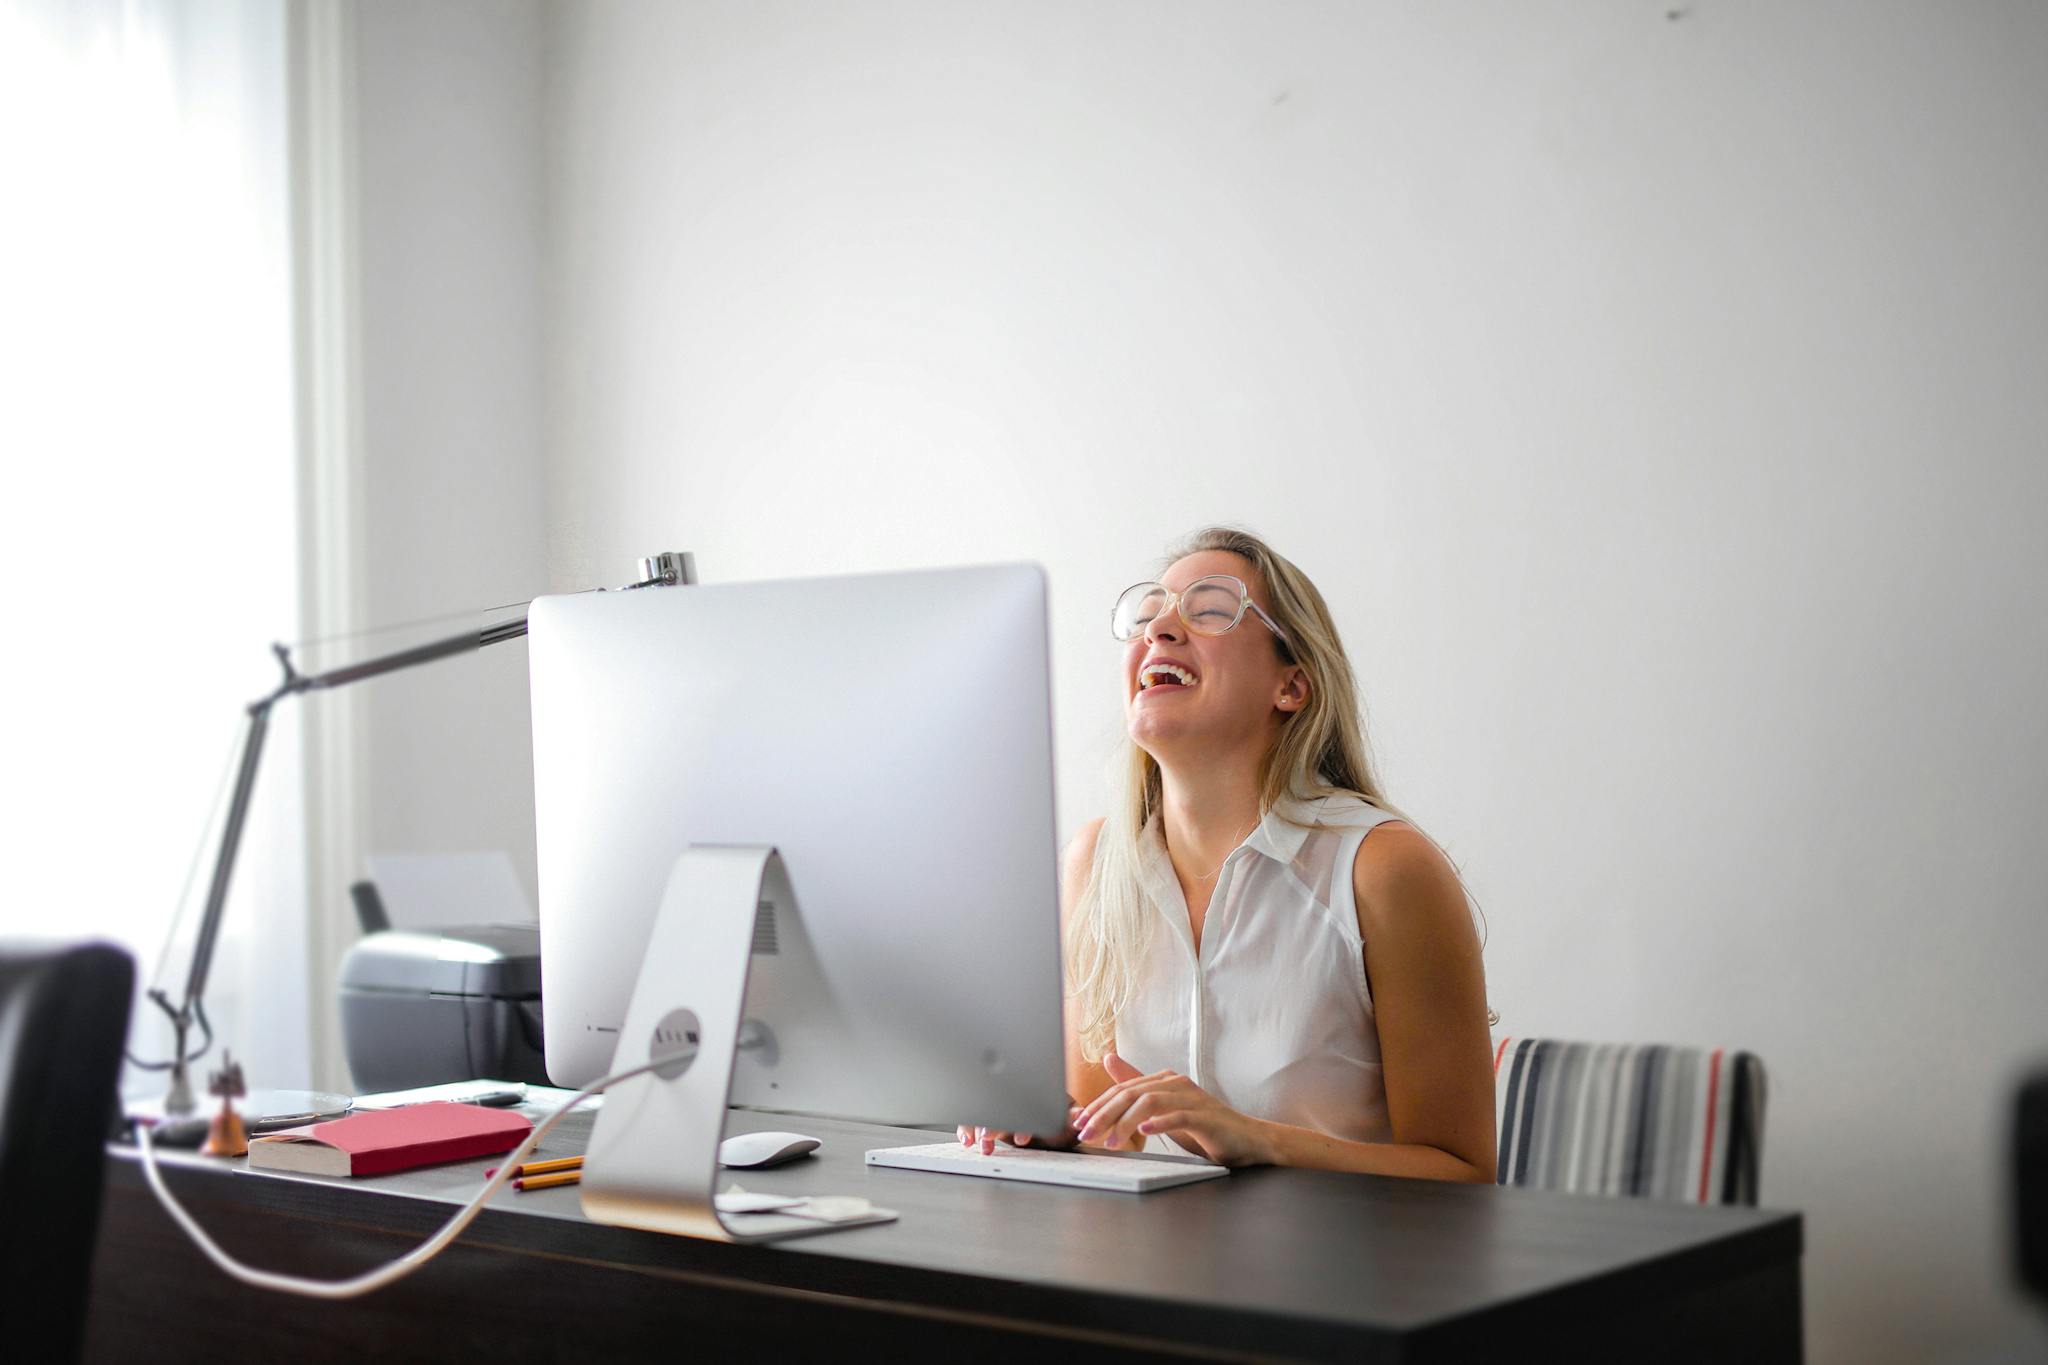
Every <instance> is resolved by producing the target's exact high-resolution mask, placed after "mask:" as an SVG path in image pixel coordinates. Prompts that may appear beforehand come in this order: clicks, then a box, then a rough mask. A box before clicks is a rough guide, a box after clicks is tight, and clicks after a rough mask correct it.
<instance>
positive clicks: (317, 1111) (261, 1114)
mask: <svg viewBox="0 0 2048 1365" xmlns="http://www.w3.org/2000/svg"><path fill="white" fill-rule="evenodd" d="M696 581H697V564H696V559H695V557H694V556H693V555H691V554H689V553H688V552H686V551H668V552H665V553H662V554H658V555H654V556H652V557H651V558H647V559H643V560H641V561H640V577H639V579H638V581H636V582H633V583H628V584H626V585H625V586H624V587H622V588H618V589H613V590H612V591H619V592H629V591H632V590H633V589H636V588H655V587H675V586H685V585H688V584H692V583H695V582H696ZM596 591H599V592H603V591H607V590H606V589H603V588H599V589H597V590H596ZM525 634H526V612H525V611H524V610H522V611H521V612H520V613H519V615H518V616H517V617H515V618H513V619H511V620H507V621H501V622H498V623H497V624H495V625H490V626H486V627H484V628H483V629H482V630H478V631H465V632H463V633H462V634H460V635H454V636H450V637H448V638H447V639H443V640H435V641H432V642H430V643H428V644H423V645H416V646H414V647H413V648H411V649H403V650H399V651H398V652H396V653H393V654H386V655H383V656H381V657H378V658H374V659H365V660H363V661H362V662H360V663H353V664H348V665H345V666H343V667H341V668H335V669H330V670H328V671H326V672H324V673H301V672H299V671H298V669H296V668H294V667H293V666H292V658H291V650H290V648H289V647H287V646H285V645H281V644H278V645H272V646H271V649H272V651H273V652H274V653H275V654H276V655H277V661H278V663H279V665H280V666H282V667H283V669H284V679H283V681H281V682H280V683H278V685H277V687H276V689H275V690H273V691H272V692H271V693H270V694H269V695H268V696H266V697H263V698H261V699H260V700H258V701H254V702H251V703H250V704H249V708H248V710H249V725H248V729H247V730H246V731H245V732H244V734H243V738H242V752H241V759H240V762H239V764H238V766H237V770H236V773H235V789H234V795H233V796H232V797H231V798H230V799H229V802H228V814H227V821H226V823H225V825H224V826H223V827H222V830H221V840H220V848H219V850H218V851H217V852H216V854H215V855H214V860H213V878H212V881H211V883H210V884H209V885H208V887H207V892H206V910H205V913H204V914H203V915H202V916H201V917H200V921H199V937H198V939H197V940H196V941H195V943H194V944H193V948H192V965H191V968H190V970H189V971H187V973H186V975H185V994H184V998H183V999H182V1000H180V1001H179V1002H178V1003H176V1004H173V1003H172V1002H171V998H170V994H169V993H168V992H167V991H165V990H163V989H161V988H154V989H152V990H150V991H149V998H150V1000H151V1001H153V1002H154V1003H155V1004H156V1006H157V1007H158V1008H159V1009H161V1010H163V1012H164V1013H165V1014H166V1015H168V1016H169V1017H170V1021H171V1032H172V1035H173V1038H174V1045H173V1052H172V1058H171V1060H170V1061H168V1062H137V1063H136V1065H138V1066H140V1067H142V1068H143V1069H144V1070H147V1071H166V1070H167V1071H169V1072H170V1073H171V1084H170V1089H169V1091H168V1092H166V1093H165V1095H164V1099H163V1112H164V1113H165V1115H167V1116H172V1117H184V1116H187V1115H190V1114H192V1113H193V1112H194V1111H195V1110H196V1108H197V1104H196V1102H195V1101H194V1099H193V1094H192V1081H191V1075H190V1072H189V1070H188V1068H189V1066H190V1065H191V1063H193V1062H195V1061H197V1060H199V1058H201V1057H203V1056H204V1055H205V1054H206V1050H207V1048H209V1047H211V1046H212V1045H213V1025H212V1024H211V1023H209V1022H208V1021H207V1018H206V1006H205V1003H204V997H205V994H206V977H207V973H208V971H209V970H210V969H211V967H212V965H213V952H214V946H215V943H216V941H217V940H218V938H219V935H220V921H221V913H222V911H223V910H225V909H226V907H227V899H228V879H229V877H230V876H231V874H232V873H233V872H234V867H235V855H236V853H237V852H238V851H239V849H240V847H241V842H242V826H243V823H244V822H245V821H246V820H247V818H248V814H249V798H250V795H251V793H252V792H253V791H254V790H255V787H256V769H257V765H258V763H259V762H260V761H261V759H262V757H263V740H264V737H265V735H266V734H267V733H268V732H269V729H270V709H271V708H272V707H273V706H275V705H277V703H278V702H280V701H282V700H284V699H285V698H286V697H292V696H297V695H298V694H299V693H301V692H319V691H325V690H327V689H329V688H334V687H345V686H347V685H348V684H350V683H355V682H361V681H362V680H363V679H365V678H374V677H378V676H380V675H382V674H385V673H396V672H397V671H398V670H400V669H403V668H411V667H413V666H414V665H416V664H426V663H432V662H433V661H435V660H436V659H445V658H447V657H448V656H450V655H453V654H465V653H467V652H469V651H470V650H472V649H481V648H482V647H483V646H485V645H495V644H498V643H500V642H502V641H505V640H516V639H518V638H519V637H520V636H523V635H525ZM195 1024H196V1025H197V1026H198V1028H199V1030H200V1033H201V1035H202V1037H201V1041H200V1043H199V1045H198V1046H197V1047H195V1048H193V1049H192V1050H191V1051H190V1052H189V1053H188V1052H187V1051H186V1048H185V1045H186V1040H187V1038H188V1037H189V1036H190V1034H191V1031H192V1028H193V1026H194V1025H195ZM347 1107H348V1101H347V1100H346V1099H345V1098H344V1097H341V1096H333V1095H323V1094H320V1093H318V1092H308V1091H278V1090H270V1091H256V1092H252V1093H251V1094H250V1095H249V1096H248V1114H249V1123H250V1125H251V1126H252V1127H276V1126H277V1125H278V1124H280V1123H284V1122H310V1121H312V1120H313V1119H315V1118H319V1117H324V1116H327V1115H329V1114H333V1113H338V1112H340V1111H342V1110H345V1109H346V1108H347Z"/></svg>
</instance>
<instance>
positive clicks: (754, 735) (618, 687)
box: [529, 565, 1066, 1131]
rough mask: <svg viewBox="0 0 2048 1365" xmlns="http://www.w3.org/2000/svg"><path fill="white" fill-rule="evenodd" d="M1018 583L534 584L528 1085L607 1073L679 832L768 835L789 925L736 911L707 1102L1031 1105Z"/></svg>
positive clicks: (1030, 652) (1051, 1041) (1034, 836)
mask: <svg viewBox="0 0 2048 1365" xmlns="http://www.w3.org/2000/svg"><path fill="white" fill-rule="evenodd" d="M1045 598H1046V588H1045V576H1044V573H1043V571H1042V570H1040V569H1039V568H1037V567H1036V566H1035V565H1006V566H995V567H985V568H966V569H946V570H935V571H919V572H912V573H896V574H878V575H864V576H859V577H843V578H822V579H811V580H796V581H788V582H773V583H740V584H717V585H700V586H690V587H670V588H649V589H642V590H639V591H634V592H610V593H585V594H579V595H575V596H565V597H547V598H542V599H539V600H537V601H535V602H534V603H533V606H532V610H531V612H530V614H529V622H530V628H529V633H530V640H529V645H530V657H531V668H532V697H533V769H534V799H535V815H536V822H537V826H538V842H539V873H540V929H541V964H542V973H543V988H542V998H543V1011H544V1022H545V1034H546V1049H547V1068H548V1074H549V1075H550V1076H551V1077H552V1078H553V1079H554V1080H555V1082H556V1083H557V1084H559V1085H569V1086H580V1085H583V1084H586V1083H588V1082H589V1081H591V1080H594V1079H596V1078H597V1077H599V1076H601V1075H603V1074H604V1073H605V1072H606V1070H607V1069H608V1067H609V1065H610V1063H611V1058H612V1052H613V1048H614V1045H615V1043H616V1042H617V1039H618V1030H619V1026H620V1024H621V1021H622V1020H623V1019H624V1017H625V1013H626V1007H627V1001H628V997H629V995H630V993H631V991H632V989H633V985H634V982H635V979H636V977H637V974H638V973H639V971H640V966H641V959H642V954H643V952H644V949H645V946H646V943H647V940H648V937H649V934H650V932H651V929H652V925H653V920H654V915H655V910H656V907H657V905H658V904H659V902H660V900H661V897H662V892H663V889H664V887H665V886H666V884H667V881H668V877H669V873H670V870H671V869H672V867H673V866H674V864H675V861H676V859H677V858H678V857H679V856H680V855H681V854H682V853H683V851H684V849H686V848H687V847H688V846H689V845H690V844H692V843H704V844H772V845H774V846H775V847H776V848H778V849H780V850H781V852H782V856H783V859H784V861H785V862H786V864H787V866H788V869H789V875H790V880H791V883H792V886H793V888H794V892H795V898H796V901H797V903H798V905H799V906H800V918H801V921H802V923H801V926H800V930H801V931H800V932H795V933H792V932H790V931H791V930H792V929H796V928H799V926H790V925H782V926H777V925H775V924H773V923H768V924H764V925H760V926H757V933H756V942H755V952H754V956H753V958H752V963H753V975H752V978H751V980H752V984H751V985H750V987H749V991H748V1004H747V1014H748V1015H749V1017H752V1018H756V1019H759V1020H761V1021H762V1022H763V1023H765V1024H766V1025H767V1035H768V1036H769V1037H770V1038H772V1040H773V1044H772V1046H768V1047H762V1048H753V1049H749V1050H747V1051H743V1052H742V1053H741V1054H740V1058H739V1061H738V1064H737V1066H736V1068H735V1071H734V1079H733V1102H734V1103H737V1104H744V1105H752V1106H758V1107H762V1108H771V1109H784V1110H791V1111H795V1112H803V1113H818V1114H830V1115H836V1116H840V1117H845V1118H854V1119H871V1120H876V1121H881V1122H899V1123H918V1122H942V1123H953V1122H958V1121H965V1122H980V1123H987V1124H990V1125H994V1126H1007V1127H1015V1128H1023V1129H1032V1130H1037V1131H1047V1130H1049V1129H1056V1128H1057V1127H1058V1125H1059V1123H1060V1121H1061V1119H1062V1118H1063V1117H1064V1114H1065V1103H1066V1101H1065V1093H1066V1092H1065V1081H1064V1074H1063V1071H1064V1063H1063V1060H1062V1055H1063V1054H1062V1047H1061V1018H1060V1008H1061V970H1060V948H1059V909H1058V894H1059V893H1058V868H1057V863H1058V849H1057V840H1058V835H1057V831H1056V827H1055V825H1054V813H1053V767H1052V706H1051V697H1050V688H1049V682H1048V673H1049V669H1048V659H1047V640H1046V603H1045ZM793 952H795V953H797V954H798V955H799V956H801V957H802V958H803V960H801V961H799V960H792V953H793ZM800 983H801V984H800Z"/></svg>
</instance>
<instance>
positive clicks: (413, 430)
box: [315, 0, 546, 923]
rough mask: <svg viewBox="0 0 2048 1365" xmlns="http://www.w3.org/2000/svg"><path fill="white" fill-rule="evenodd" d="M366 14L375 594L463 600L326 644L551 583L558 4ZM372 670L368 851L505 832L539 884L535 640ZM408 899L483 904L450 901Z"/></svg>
mask: <svg viewBox="0 0 2048 1365" xmlns="http://www.w3.org/2000/svg"><path fill="white" fill-rule="evenodd" d="M354 19H355V24H356V50H357V59H358V66H359V72H358V82H357V107H358V120H359V126H358V129H357V138H358V145H359V148H360V158H361V165H360V171H359V182H358V183H359V190H360V199H361V207H360V212H361V259H362V266H361V275H362V304H361V306H362V320H361V331H362V356H361V368H362V406H363V443H364V452H365V454H364V463H365V467H366V468H365V484H366V487H365V490H364V491H365V499H364V517H365V520H366V522H367V527H366V536H365V540H366V561H367V574H366V578H367V587H366V593H365V597H366V601H365V602H364V603H363V605H362V609H361V612H360V616H361V619H362V620H364V621H367V622H370V623H374V624H377V625H388V624H393V623H402V622H415V621H419V620H420V619H421V618H436V617H445V616H448V614H450V613H453V616H452V617H450V618H449V619H442V620H438V621H436V622H434V623H433V624H427V625H420V626H415V627H413V628H411V629H407V630H401V631H398V632H395V633H393V634H390V635H382V636H377V637H373V638H371V639H367V640H359V641H348V642H344V643H342V644H341V645H339V646H338V647H336V648H335V649H334V650H333V651H332V652H331V653H328V654H326V655H325V656H323V658H321V659H316V661H315V662H316V663H318V662H327V663H330V664H333V663H340V662H342V661H344V660H350V659H356V658H361V657H363V656H364V655H365V654H366V653H374V652H383V651H385V650H390V649H396V648H398V647H400V646H402V645H409V644H416V643H420V642H422V641H424V640H426V639H430V638H437V637H439V636H441V635H453V634H456V633H458V632H461V631H463V630H469V629H475V628H476V627H477V625H478V624H479V621H480V619H481V618H480V617H479V615H478V613H479V612H480V611H481V610H482V609H484V608H488V607H493V606H497V605H500V604H504V603H511V602H517V601H519V600H522V599H524V598H527V597H530V596H532V595H533V594H534V593H536V592H539V591H541V590H542V589H543V588H545V587H546V562H545V538H544V532H543V527H544V520H543V517H544V505H543V494H544V490H545V479H544V478H543V476H542V473H541V470H542V463H541V407H542V404H541V380H542V371H541V278H542V275H541V272H542V260H541V244H540V229H541V194H542V181H541V175H542V164H543V157H542V147H543V138H542V134H541V105H542V93H543V81H542V66H541V60H542V47H541V42H542V36H543V25H542V20H541V8H540V5H539V3H538V0H521V2H520V3H501V0H438V2H437V3H435V4H431V5H420V4H413V3H409V2H408V0H364V3H361V4H359V5H358V6H356V8H355V10H354ZM500 615H502V613H500ZM363 689H364V691H366V692H367V693H368V699H367V702H368V704H367V715H366V719H365V731H366V734H367V736H368V743H367V748H368V756H367V766H368V772H367V774H366V775H365V777H366V788H367V791H366V800H367V808H368V810H369V828H368V831H367V833H366V844H367V847H366V848H365V849H364V852H365V853H366V854H370V855H375V854H378V853H444V852H470V851H479V850H503V851H505V852H507V853H508V854H510V855H511V856H512V859H513V864H514V867H515V869H516V870H517V871H518V873H519V875H520V878H521V880H522V881H523V883H524V885H525V887H526V895H527V897H528V899H529V900H530V899H531V896H532V886H533V756H532V731H531V728H530V724H529V718H528V708H527V695H526V650H525V648H524V646H523V645H519V644H508V645H500V646H496V647H494V648H492V649H489V650H485V651H482V652H480V653H478V654H475V655H472V656H468V657H462V658H456V659H452V660H448V661H445V662H442V663H438V664H435V665H433V666H431V667H428V668H422V669H415V670H411V671H408V672H405V673H401V674H396V675H393V676H391V677H388V678H382V679H378V680H376V681H374V682H369V683H365V684H363ZM356 875H358V876H360V875H363V870H362V869H358V871H357V873H356ZM393 909H394V913H395V914H396V913H398V912H399V907H393ZM409 917H410V918H411V919H413V920H415V921H417V920H419V919H422V918H425V919H427V920H430V921H438V922H440V923H449V922H457V923H459V922H463V921H464V920H465V919H468V918H471V917H472V916H471V915H470V914H469V912H468V911H467V909H466V908H465V907H463V906H449V907H447V908H446V909H445V911H441V912H439V913H430V914H427V915H425V916H422V915H421V914H419V913H418V912H417V910H416V909H415V910H414V911H413V912H412V913H411V914H410V916H409Z"/></svg>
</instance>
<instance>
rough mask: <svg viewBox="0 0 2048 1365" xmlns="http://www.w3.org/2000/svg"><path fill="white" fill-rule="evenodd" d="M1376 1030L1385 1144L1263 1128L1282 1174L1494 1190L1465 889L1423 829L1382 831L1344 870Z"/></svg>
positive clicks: (1488, 1081)
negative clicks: (1345, 1174)
mask: <svg viewBox="0 0 2048 1365" xmlns="http://www.w3.org/2000/svg"><path fill="white" fill-rule="evenodd" d="M1352 888H1353V890H1354V891H1355V893H1356V899H1357V902H1358V927H1359V931H1360V932H1361V933H1362V934H1363V935H1364V937H1365V963H1366V976H1367V979H1368V982H1369V983H1370V985H1371V988H1372V996H1373V1007H1374V1013H1375V1016H1376V1018H1377V1020H1378V1024H1379V1036H1380V1062H1381V1066H1382V1075H1383V1077H1384V1079H1385V1084H1386V1089H1387V1116H1388V1119H1389V1122H1390V1124H1391V1126H1392V1129H1393V1138H1392V1140H1391V1141H1389V1142H1347V1141H1344V1140H1343V1139H1341V1138H1333V1137H1330V1136H1328V1135H1326V1134H1323V1133H1318V1132H1314V1131H1312V1130H1310V1129H1306V1128H1296V1127H1292V1126H1289V1125H1284V1124H1274V1125H1271V1127H1270V1131H1269V1132H1268V1133H1267V1138H1268V1145H1269V1151H1268V1153H1267V1159H1268V1160H1270V1161H1273V1162H1275V1163H1278V1164H1282V1165H1288V1166H1319V1167H1323V1168H1326V1169H1330V1170H1342V1171H1364V1172H1369V1173H1373V1174H1378V1175H1402V1176H1419V1177H1424V1178H1427V1179H1434V1180H1467V1181H1473V1182H1487V1183H1490V1182H1491V1181H1492V1180H1493V1179H1494V1162H1495V1153H1494V1143H1495V1124H1494V1111H1493V1065H1492V1047H1491V1043H1490V1041H1489V1039H1488V1036H1487V1023H1486V977H1485V973H1484V971H1483V970H1482V969H1481V966H1480V960H1479V936H1478V935H1477V934H1476V933H1475V932H1474V931H1473V928H1472V917H1471V911H1470V909H1469V908H1468V904H1467V901H1466V899H1465V889H1464V887H1463V886H1462V885H1461V884H1460V883H1459V881H1458V876H1457V873H1456V872H1455V871H1454V870H1453V869H1452V868H1451V866H1450V864H1449V862H1448V861H1447V860H1446V859H1445V858H1444V856H1443V854H1442V853H1440V852H1438V851H1437V848H1436V845H1434V844H1432V843H1431V842H1430V841H1429V840H1428V839H1427V838H1426V837H1425V836H1424V835H1423V834H1421V833H1420V832H1419V831H1417V830H1415V829H1413V828H1411V827H1409V826H1407V825H1402V824H1386V825H1381V826H1380V827H1379V828H1377V829H1375V830H1374V831H1373V832H1372V833H1371V834H1370V835H1368V836H1367V837H1366V839H1365V841H1364V843H1362V844H1361V845H1360V846H1359V850H1358V861H1357V863H1356V864H1355V865H1354V867H1353V870H1352Z"/></svg>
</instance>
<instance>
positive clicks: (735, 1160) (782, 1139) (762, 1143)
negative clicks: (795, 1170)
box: [718, 1133, 825, 1167]
mask: <svg viewBox="0 0 2048 1365" xmlns="http://www.w3.org/2000/svg"><path fill="white" fill-rule="evenodd" d="M824 1145H825V1144H824V1143H822V1142H820V1141H818V1140H817V1139H816V1138H814V1137H805V1136H804V1135H803V1134H802V1133H741V1134H739V1135H737V1136H735V1137H729V1138H727V1139H726V1140H725V1141H723V1142H721V1143H719V1144H718V1164H719V1165H721V1166H754V1167H761V1166H780V1165H781V1164H782V1163H783V1162H785V1161H794V1160H796V1159H797V1158H798V1157H800V1156H807V1155H809V1154H810V1153H812V1152H815V1151H817V1150H818V1149H819V1148H820V1147H822V1146H824Z"/></svg>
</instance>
